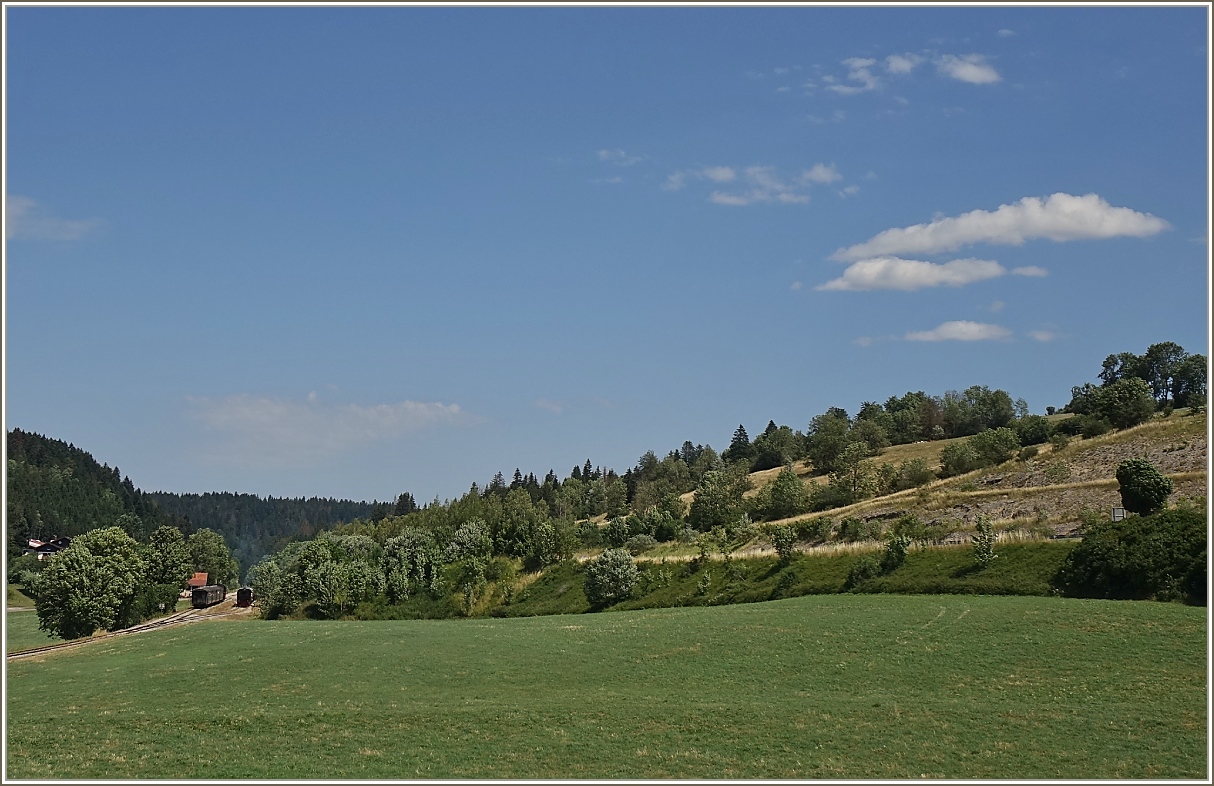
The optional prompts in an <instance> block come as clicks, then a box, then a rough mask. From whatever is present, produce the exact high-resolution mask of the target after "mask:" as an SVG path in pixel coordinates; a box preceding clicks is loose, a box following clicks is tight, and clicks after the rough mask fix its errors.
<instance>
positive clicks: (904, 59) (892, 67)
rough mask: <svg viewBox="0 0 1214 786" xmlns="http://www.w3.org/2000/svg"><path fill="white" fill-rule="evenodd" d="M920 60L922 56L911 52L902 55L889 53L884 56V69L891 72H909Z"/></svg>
mask: <svg viewBox="0 0 1214 786" xmlns="http://www.w3.org/2000/svg"><path fill="white" fill-rule="evenodd" d="M922 62H923V58H922V57H920V56H919V55H916V54H913V53H911V52H907V53H906V54H904V55H890V56H889V57H887V58H885V70H886V71H889V72H890V73H891V74H909V73H910V72H911V71H913V70H915V66H917V65H919V64H920V63H922Z"/></svg>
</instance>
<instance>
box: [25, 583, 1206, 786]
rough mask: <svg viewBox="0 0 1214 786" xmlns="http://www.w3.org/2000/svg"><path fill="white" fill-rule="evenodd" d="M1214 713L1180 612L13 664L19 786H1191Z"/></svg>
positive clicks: (964, 601)
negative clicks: (655, 782) (150, 784)
mask: <svg viewBox="0 0 1214 786" xmlns="http://www.w3.org/2000/svg"><path fill="white" fill-rule="evenodd" d="M11 616H13V615H10V617H11ZM11 624H12V623H11V622H10V625H11ZM10 630H11V629H10ZM1206 691H1207V685H1206V610H1205V609H1204V608H1197V607H1189V606H1184V605H1180V604H1170V603H1150V602H1113V601H1090V600H1073V599H1063V598H1052V597H994V596H987V595H937V596H919V595H892V594H883V595H878V594H872V595H869V594H847V595H816V596H806V597H796V598H788V599H785V600H778V601H772V602H765V603H747V604H738V605H728V606H718V607H712V608H703V607H701V608H692V607H684V608H666V609H648V610H639V611H620V612H607V613H600V614H576V615H558V616H547V617H526V618H518V619H494V618H480V619H467V620H435V621H425V620H381V621H366V622H353V621H343V622H311V621H280V622H263V621H258V620H248V621H237V622H233V621H227V622H223V621H216V622H207V623H199V624H196V625H191V626H186V627H183V628H174V629H171V630H165V631H155V632H150V633H144V634H139V635H135V636H126V637H121V638H118V639H113V640H109V641H104V642H98V643H95V644H90V645H86V646H85V647H81V648H77V649H74V650H70V651H65V652H62V653H58V654H54V655H47V656H42V657H40V658H38V659H34V660H21V661H15V662H13V663H10V664H9V666H8V697H7V700H8V761H7V776H8V778H13V779H43V778H54V779H85V778H194V779H207V780H210V779H217V778H293V779H306V778H333V779H336V778H365V779H373V778H402V779H413V778H733V779H742V778H789V779H810V778H832V779H837V778H864V779H884V778H918V777H922V776H926V777H931V778H966V779H974V778H1014V779H1025V778H1035V779H1071V778H1075V779H1078V778H1083V779H1091V778H1095V779H1121V778H1193V779H1197V778H1205V777H1207V775H1208V770H1207V767H1208V762H1207V758H1206V749H1207V748H1206V746H1207V736H1206V695H1207V694H1206Z"/></svg>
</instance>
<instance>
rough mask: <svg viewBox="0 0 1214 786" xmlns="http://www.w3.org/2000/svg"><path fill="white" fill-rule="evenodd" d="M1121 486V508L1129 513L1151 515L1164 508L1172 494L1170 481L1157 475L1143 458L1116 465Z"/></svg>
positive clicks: (1151, 465) (1152, 465)
mask: <svg viewBox="0 0 1214 786" xmlns="http://www.w3.org/2000/svg"><path fill="white" fill-rule="evenodd" d="M1117 482H1118V483H1120V484H1121V506H1122V507H1123V508H1125V509H1126V510H1128V511H1130V512H1131V513H1139V514H1147V513H1153V512H1154V511H1156V510H1159V509H1160V508H1162V507H1163V506H1164V503H1166V502H1167V501H1168V495H1169V494H1171V493H1172V480H1171V478H1166V477H1164V476H1163V475H1161V474H1159V470H1157V469H1155V465H1154V464H1152V463H1151V462H1149V461H1147V460H1146V459H1144V458H1134V459H1126V460H1125V461H1123V462H1121V463H1120V464H1118V465H1117Z"/></svg>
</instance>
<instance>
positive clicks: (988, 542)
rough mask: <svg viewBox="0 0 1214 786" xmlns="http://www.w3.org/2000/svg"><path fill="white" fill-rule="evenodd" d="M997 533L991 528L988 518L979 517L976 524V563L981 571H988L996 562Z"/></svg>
mask: <svg viewBox="0 0 1214 786" xmlns="http://www.w3.org/2000/svg"><path fill="white" fill-rule="evenodd" d="M996 556H998V555H997V554H995V531H994V529H993V528H992V527H991V520H990V519H988V518H987V517H986V516H979V517H978V519H977V521H975V522H974V563H975V564H977V565H978V567H979V568H980V569H984V570H985V569H986V568H989V567H990V566H991V563H992V562H994V561H995V557H996Z"/></svg>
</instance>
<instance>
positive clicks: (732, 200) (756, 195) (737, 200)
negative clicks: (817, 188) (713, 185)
mask: <svg viewBox="0 0 1214 786" xmlns="http://www.w3.org/2000/svg"><path fill="white" fill-rule="evenodd" d="M742 180H743V181H744V182H745V183H746V184H747V185H749V186H750V188H749V189H748V190H746V191H744V192H741V193H737V192H735V193H725V192H722V191H714V192H712V194H711V195H710V196H709V197H708V200H709V201H710V202H712V203H713V204H717V205H732V206H741V205H753V204H756V203H770V202H779V203H781V204H786V205H789V204H792V205H803V204H805V203H807V202H809V196H808V195H807V194H804V193H801V192H800V191H799V190H798V189H800V188H803V185H802V184H801V183H797V182H789V181H787V180H785V179H784V178H782V177H780V175H779V174H778V173H777V172H776V170H775V167H770V166H750V167H746V169H744V170H742ZM802 182H803V181H802Z"/></svg>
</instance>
